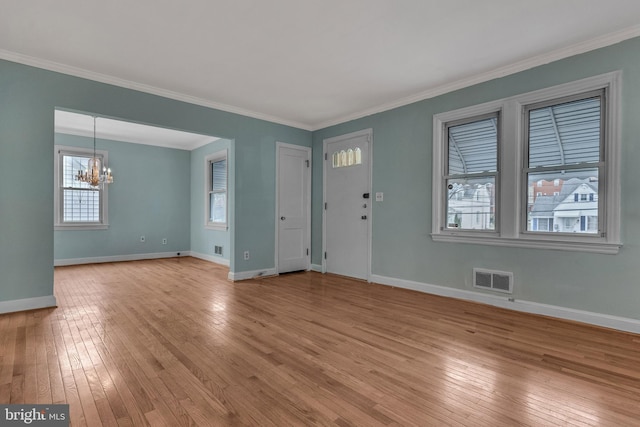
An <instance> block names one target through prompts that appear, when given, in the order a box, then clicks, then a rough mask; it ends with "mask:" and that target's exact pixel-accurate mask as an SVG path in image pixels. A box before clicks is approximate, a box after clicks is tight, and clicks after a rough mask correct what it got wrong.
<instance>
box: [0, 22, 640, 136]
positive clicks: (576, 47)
mask: <svg viewBox="0 0 640 427" xmlns="http://www.w3.org/2000/svg"><path fill="white" fill-rule="evenodd" d="M638 36H640V25H635V26H632V27H628V28H625V29H622V30H619V31H615V32H612V33H609V34H605V35H603V36H600V37H596V38H594V39H590V40H586V41H584V42H580V43H576V44H573V45H571V46H567V47H564V48H560V49H556V50H554V51H551V52H548V53H545V54H541V55H537V56H534V57H531V58H527V59H524V60H521V61H518V62H515V63H513V64H509V65H506V66H503V67H499V68H496V69H494V70H490V71H487V72H485V73H481V74H477V75H475V76H472V77H469V78H466V79H461V80H457V81H455V82H451V83H447V84H444V85H440V86H437V87H433V88H430V89H427V90H425V91H422V92H419V93H416V94H414V95H411V96H408V97H404V98H400V99H397V100H395V101H391V102H387V103H384V104H381V105H378V106H376V107H372V108H369V109H366V110H362V111H359V112H355V113H352V114H348V115H345V116H341V117H337V118H334V119H331V120H327V121H323V122H320V123H315V124H307V123H300V122H297V121H292V120H287V119H283V118H280V117H275V116H271V115H268V114H263V113H259V112H255V111H251V110H246V109H243V108H239V107H234V106H231V105H226V104H221V103H218V102H213V101H209V100H206V99H202V98H198V97H195V96H192V95H186V94H183V93H178V92H174V91H170V90H166V89H162V88H158V87H155V86H150V85H145V84H142V83H137V82H133V81H129V80H125V79H120V78H117V77H112V76H109V75H106V74H101V73H97V72H94V71H89V70H85V69H82V68H78V67H72V66H69V65H65V64H61V63H58V62H54V61H49V60H44V59H39V58H35V57H31V56H28V55H23V54H20V53H16V52H12V51H8V50H3V49H0V59H4V60H7V61H11V62H17V63H20V64H24V65H30V66H33V67H37V68H42V69H45V70H49V71H55V72H59V73H63V74H68V75H71V76H75V77H81V78H85V79H89V80H93V81H97V82H101V83H107V84H111V85H115V86H119V87H123V88H127V89H132V90H137V91H140V92H145V93H149V94H153V95H158V96H162V97H165V98H169V99H174V100H176V101H182V102H187V103H190V104H195V105H200V106H203V107H208V108H213V109H216V110H221V111H226V112H229V113H234V114H239V115H242V116H246V117H251V118H254V119H258V120H265V121H268V122H272V123H278V124H281V125H285V126H291V127H294V128H298V129H303V130H308V131H316V130H320V129H324V128H327V127H330V126H334V125H338V124H341V123H345V122H349V121H352V120H356V119H360V118H362V117H366V116H370V115H372V114H377V113H381V112H383V111H388V110H392V109H394V108H398V107H402V106H405V105H408V104H412V103H414V102H419V101H423V100H425V99H429V98H433V97H436V96H439V95H443V94H445V93H448V92H452V91H455V90H459V89H462V88H465V87H469V86H473V85H475V84H479V83H484V82H486V81H489V80H493V79H496V78H500V77H504V76H507V75H510V74H514V73H517V72H520V71H524V70H528V69H531V68H534V67H537V66H540V65H544V64H548V63H550V62H553V61H558V60H560V59H564V58H568V57H571V56H575V55H579V54H581V53H585V52H589V51H591V50H595V49H599V48H602V47H606V46H610V45H613V44H616V43H620V42H622V41H624V40H628V39H631V38H634V37H638Z"/></svg>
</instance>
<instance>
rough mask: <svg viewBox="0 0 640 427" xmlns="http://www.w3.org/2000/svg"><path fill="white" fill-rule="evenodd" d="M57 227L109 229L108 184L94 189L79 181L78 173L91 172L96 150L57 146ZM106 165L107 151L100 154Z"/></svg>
mask: <svg viewBox="0 0 640 427" xmlns="http://www.w3.org/2000/svg"><path fill="white" fill-rule="evenodd" d="M55 153H56V164H55V168H54V175H55V176H54V179H55V182H56V186H55V191H54V203H55V215H54V228H55V229H58V230H63V229H105V228H107V226H108V222H107V188H108V186H107V185H99V186H96V187H93V186H91V185H90V184H88V183H86V182H81V181H79V180H77V179H76V176H77V175H78V172H79V171H80V172H84V171H86V170H87V169H88V164H89V160H90V159H91V158H92V157H93V154H94V153H93V150H90V149H85V148H79V147H64V146H59V145H57V146H56V147H55ZM96 156H97V157H98V158H99V159H100V161H101V163H102V164H106V163H107V153H106V151H96Z"/></svg>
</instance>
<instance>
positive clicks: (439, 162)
mask: <svg viewBox="0 0 640 427" xmlns="http://www.w3.org/2000/svg"><path fill="white" fill-rule="evenodd" d="M621 84H622V72H621V71H614V72H611V73H606V74H602V75H598V76H594V77H589V78H585V79H581V80H577V81H574V82H570V83H565V84H561V85H557V86H552V87H549V88H544V89H540V90H536V91H533V92H528V93H524V94H520V95H516V96H513V97H509V98H504V99H500V100H496V101H491V102H487V103H483V104H479V105H473V106H469V107H465V108H461V109H458V110H453V111H449V112H444V113H439V114H435V115H434V116H433V141H432V145H433V159H432V160H433V180H432V232H431V236H432V239H433V240H434V241H437V242H458V243H473V244H484V245H492V246H510V247H525V248H540V249H558V250H568V251H582V252H595V253H607V254H616V253H618V251H619V249H620V247H621V246H622V242H621V241H620V211H621V193H620V164H621V141H620V135H619V133H620V120H621V114H620V101H621ZM599 89H604V90H605V94H604V98H603V101H604V102H603V107H604V116H603V117H604V118H605V120H606V121H605V123H604V124H603V125H604V147H603V150H604V151H603V162H604V165H603V166H602V173H603V177H604V179H603V181H604V183H602V184H603V185H602V184H600V185H602V186H603V189H602V193H601V195H602V197H604V199H603V200H602V201H603V203H604V207H603V213H604V218H603V221H604V222H603V229H602V230H603V233H602V234H597V235H579V236H573V235H567V234H561V235H555V234H554V233H544V234H543V235H537V234H535V233H523V226H525V227H524V228H526V224H522V222H523V216H524V215H523V213H524V210H525V209H526V208H525V206H526V203H527V198H528V190H527V188H526V185H524V182H523V181H524V178H523V171H524V169H525V167H526V163H525V160H526V159H525V157H524V152H525V146H524V144H525V143H526V141H525V124H524V120H525V117H524V111H525V107H526V106H529V105H531V104H537V103H541V102H544V101H551V100H554V99H559V98H565V97H568V96H572V95H579V94H584V93H588V92H590V91H594V90H599ZM496 111H499V112H500V117H501V119H502V126H501V127H500V129H499V130H498V132H499V137H498V138H499V141H502V144H500V145H499V147H498V150H499V153H498V158H499V159H498V161H499V163H498V164H499V168H500V169H499V170H500V176H501V180H500V184H501V185H500V187H499V188H498V193H497V194H496V202H495V203H496V216H498V217H499V218H500V222H499V223H497V224H496V233H493V234H487V233H478V232H474V231H472V230H464V231H460V230H447V229H446V228H445V227H444V225H445V223H444V222H443V221H446V216H445V217H443V213H444V210H443V205H442V204H443V200H444V199H443V182H444V181H443V180H444V172H445V171H446V169H445V164H444V160H445V159H444V157H445V154H446V146H445V144H446V141H445V138H446V133H445V129H446V128H445V125H446V124H447V123H450V122H452V121H455V120H461V119H465V118H470V117H474V116H479V115H482V114H487V113H492V112H496ZM599 191H600V190H599Z"/></svg>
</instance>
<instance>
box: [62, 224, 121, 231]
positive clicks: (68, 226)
mask: <svg viewBox="0 0 640 427" xmlns="http://www.w3.org/2000/svg"><path fill="white" fill-rule="evenodd" d="M108 228H109V224H55V225H54V226H53V229H54V230H55V231H71V230H107V229H108Z"/></svg>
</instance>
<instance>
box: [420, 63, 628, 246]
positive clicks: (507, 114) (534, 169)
mask: <svg viewBox="0 0 640 427" xmlns="http://www.w3.org/2000/svg"><path fill="white" fill-rule="evenodd" d="M620 80H621V74H620V73H619V72H613V73H608V74H604V75H601V76H596V77H591V78H587V79H584V80H579V81H576V82H572V83H567V84H563V85H560V86H555V87H551V88H547V89H542V90H538V91H535V92H530V93H526V94H522V95H517V96H513V97H510V98H506V99H501V100H497V101H493V102H489V103H486V104H481V105H476V106H471V107H467V108H463V109H460V110H455V111H450V112H446V113H441V114H437V115H435V116H434V117H433V187H432V189H433V200H432V203H433V208H432V237H433V239H434V240H436V241H448V242H464V243H480V244H490V245H503V246H519V247H535V248H545V249H562V250H578V251H587V252H599V253H617V251H618V250H619V247H620V246H621V242H620V173H619V168H620V151H621V149H620V138H619V134H618V132H619V131H618V129H619V112H618V110H619V102H620V95H619V92H620Z"/></svg>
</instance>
